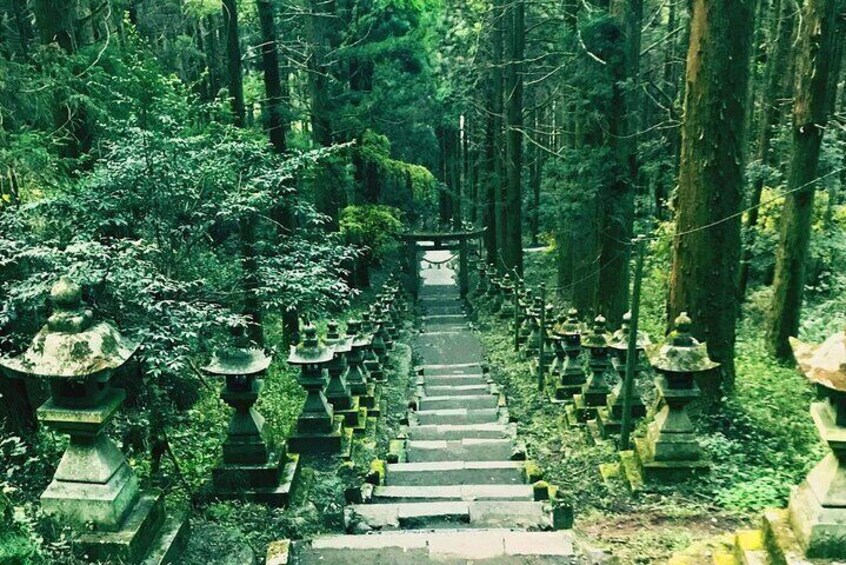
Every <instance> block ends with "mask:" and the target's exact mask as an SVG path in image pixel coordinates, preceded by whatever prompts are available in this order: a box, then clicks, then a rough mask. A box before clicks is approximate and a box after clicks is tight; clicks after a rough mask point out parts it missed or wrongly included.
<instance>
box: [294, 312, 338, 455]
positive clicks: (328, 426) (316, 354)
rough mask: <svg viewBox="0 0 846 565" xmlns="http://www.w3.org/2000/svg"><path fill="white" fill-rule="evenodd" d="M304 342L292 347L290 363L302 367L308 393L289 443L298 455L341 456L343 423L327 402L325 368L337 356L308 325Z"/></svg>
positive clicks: (304, 334) (301, 380)
mask: <svg viewBox="0 0 846 565" xmlns="http://www.w3.org/2000/svg"><path fill="white" fill-rule="evenodd" d="M303 336H304V337H303V341H302V343H300V344H299V345H297V346H293V345H292V346H291V353H290V355H289V356H288V363H289V364H291V365H298V366H299V367H300V376H299V382H300V386H302V387H303V388H304V389H305V391H306V399H305V402H304V403H303V409H302V411H301V412H300V415H299V417H298V418H297V429H296V431H295V432H294V434H293V435H292V436H291V438H290V439H289V440H288V447H289V448H290V449H291V451H293V452H295V453H325V452H339V451H341V448H342V443H343V441H342V438H343V435H344V434H343V432H342V422H341V418H335V417H334V416H335V412H334V410H333V408H332V405H331V404H329V402H328V401H327V400H326V396H325V395H324V394H323V388H324V387H325V386H326V381H327V377H326V367H327V365H329V363H331V362H332V358H333V357H334V355H335V353H334V351H333V350H332V348H330V347H326V345H324V344H323V343H321V342H320V340H319V339H318V338H317V329H316V328H315V327H314V326H313V325H311V324H309V325H308V326H306V327H305V328H304V329H303Z"/></svg>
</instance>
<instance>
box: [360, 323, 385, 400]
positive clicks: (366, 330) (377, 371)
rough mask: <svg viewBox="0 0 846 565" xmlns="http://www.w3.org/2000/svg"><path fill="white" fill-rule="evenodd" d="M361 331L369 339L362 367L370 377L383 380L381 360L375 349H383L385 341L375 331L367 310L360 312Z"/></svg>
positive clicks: (383, 373) (378, 380)
mask: <svg viewBox="0 0 846 565" xmlns="http://www.w3.org/2000/svg"><path fill="white" fill-rule="evenodd" d="M361 333H362V334H363V335H364V336H366V337H367V339H368V341H369V345H368V346H367V347H365V348H364V367H365V368H366V369H367V371H368V372H369V373H370V378H372V379H373V380H374V381H375V382H377V383H379V382H383V381H384V380H385V371H384V368H383V367H382V363H381V361H379V355H378V354H377V349H378V350H380V351H381V350H382V349H384V347H385V342H384V341H383V340H382V338H381V335H379V334H378V333H377V332H376V325H375V324H374V323H373V320H372V318H371V317H370V313H369V312H362V313H361ZM379 342H381V343H379Z"/></svg>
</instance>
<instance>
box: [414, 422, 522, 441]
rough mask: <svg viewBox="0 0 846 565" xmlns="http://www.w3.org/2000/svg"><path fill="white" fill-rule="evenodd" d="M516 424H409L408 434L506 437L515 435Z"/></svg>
mask: <svg viewBox="0 0 846 565" xmlns="http://www.w3.org/2000/svg"><path fill="white" fill-rule="evenodd" d="M514 433H515V429H514V424H500V423H496V424H463V425H461V424H458V425H457V424H446V425H441V426H409V427H408V428H407V429H406V436H407V437H408V438H409V439H412V440H438V439H463V438H479V439H505V438H512V437H514Z"/></svg>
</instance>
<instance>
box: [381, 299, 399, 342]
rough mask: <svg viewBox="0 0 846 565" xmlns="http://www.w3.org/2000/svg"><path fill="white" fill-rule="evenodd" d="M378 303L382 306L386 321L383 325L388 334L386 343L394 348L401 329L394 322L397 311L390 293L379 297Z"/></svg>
mask: <svg viewBox="0 0 846 565" xmlns="http://www.w3.org/2000/svg"><path fill="white" fill-rule="evenodd" d="M378 304H379V305H380V306H381V308H382V321H383V322H384V324H383V327H384V328H385V332H386V334H387V335H386V336H385V344H386V345H388V349H393V348H394V342H395V341H396V339H397V338H398V337H399V329H398V328H397V326H396V323H395V322H394V320H395V318H396V312H395V309H394V307H393V301H392V300H391V298H390V296H389V295H388V294H384V295H382V297H381V298H379V300H378Z"/></svg>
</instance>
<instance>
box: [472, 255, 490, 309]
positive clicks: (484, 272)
mask: <svg viewBox="0 0 846 565" xmlns="http://www.w3.org/2000/svg"><path fill="white" fill-rule="evenodd" d="M476 273H477V275H478V277H479V282H478V283H477V284H476V290H475V292H474V293H473V298H476V299H480V298H483V297H484V296H485V293H486V292H487V290H488V266H487V264H485V262H484V261H481V260H480V261H479V264H478V266H477V267H476Z"/></svg>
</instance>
